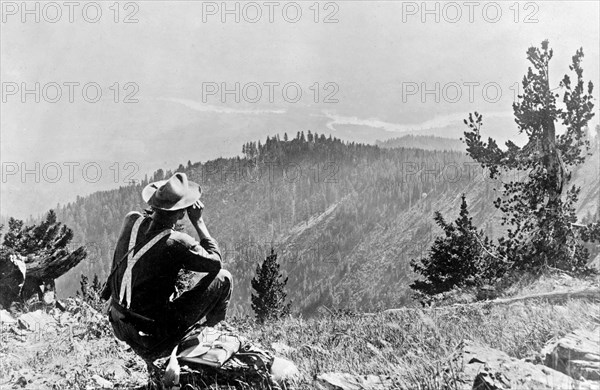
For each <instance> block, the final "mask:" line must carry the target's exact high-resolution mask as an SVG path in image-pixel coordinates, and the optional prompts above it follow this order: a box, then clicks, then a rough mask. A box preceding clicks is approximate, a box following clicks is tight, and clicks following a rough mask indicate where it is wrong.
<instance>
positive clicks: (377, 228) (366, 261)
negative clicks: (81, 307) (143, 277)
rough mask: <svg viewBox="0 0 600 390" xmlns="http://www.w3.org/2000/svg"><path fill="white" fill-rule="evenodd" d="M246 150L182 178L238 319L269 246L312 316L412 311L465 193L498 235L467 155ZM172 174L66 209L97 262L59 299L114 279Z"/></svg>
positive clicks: (302, 147) (276, 142) (72, 276)
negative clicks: (230, 287)
mask: <svg viewBox="0 0 600 390" xmlns="http://www.w3.org/2000/svg"><path fill="white" fill-rule="evenodd" d="M242 152H243V153H242V155H241V156H238V157H233V158H220V159H216V160H211V161H207V162H205V163H193V164H192V163H191V162H189V161H188V163H187V164H186V165H183V164H182V165H180V166H179V167H178V169H177V170H176V171H183V172H186V174H187V175H188V176H189V177H190V179H191V180H194V181H196V182H198V183H200V185H201V186H202V189H203V196H202V200H203V202H204V204H205V206H206V208H205V213H204V215H205V220H206V222H207V225H208V227H209V229H210V231H211V233H212V235H213V236H214V237H215V238H216V239H217V240H218V242H219V244H220V246H221V249H222V251H223V253H224V260H225V264H226V267H227V268H228V269H229V270H230V271H231V272H232V274H233V276H234V278H235V289H234V298H233V304H234V308H235V310H236V311H237V312H248V310H249V308H250V295H251V293H250V280H251V279H252V276H253V274H254V270H255V268H256V264H257V263H259V262H261V261H263V260H264V259H265V257H266V256H267V255H268V254H269V253H270V248H271V247H274V248H275V250H276V252H277V253H278V254H279V261H280V262H281V264H282V270H283V271H284V272H285V273H286V274H287V275H288V276H289V281H288V285H287V288H288V292H289V294H288V297H289V298H290V300H291V301H292V310H297V311H301V312H303V313H304V314H306V315H310V314H314V313H315V312H316V311H317V310H318V309H319V307H326V308H328V309H332V308H336V309H353V310H365V311H369V310H374V309H377V308H387V307H398V306H401V305H402V304H405V303H407V302H409V301H410V295H411V291H410V289H409V288H408V284H409V283H410V282H411V281H412V280H413V279H414V278H415V274H414V273H413V272H412V271H411V269H410V265H409V261H410V259H411V258H414V257H419V256H421V255H423V253H424V252H425V251H427V250H428V248H429V245H430V244H431V242H432V241H433V238H434V236H435V235H436V234H438V233H439V231H437V230H436V229H437V228H435V227H434V223H433V220H432V216H433V213H434V211H436V210H440V211H442V212H443V213H445V214H450V215H454V214H456V212H457V210H458V207H457V205H458V204H459V203H460V195H461V194H462V193H466V194H467V199H468V200H469V208H470V211H471V214H472V215H473V217H474V223H475V224H476V225H477V226H478V228H482V229H484V231H485V232H486V234H488V235H490V236H492V237H493V236H497V235H498V233H500V231H499V229H500V224H499V222H498V221H499V216H497V215H496V213H497V212H496V209H495V208H494V207H493V200H494V199H495V198H497V196H498V192H497V191H496V189H497V188H500V186H499V185H498V182H495V181H492V180H490V179H489V178H487V177H486V175H485V174H484V172H483V171H482V169H481V168H480V167H479V165H478V164H476V163H474V162H473V161H472V160H471V159H470V158H469V157H468V156H467V155H466V154H465V153H463V152H458V151H438V150H431V151H426V150H422V149H416V148H390V149H387V148H380V147H378V146H373V145H365V144H357V143H352V142H343V141H341V140H339V139H336V138H332V137H331V136H328V137H326V136H325V135H317V134H312V133H311V132H310V131H309V132H308V133H307V134H306V135H305V134H304V133H298V134H296V136H295V137H293V138H291V139H288V137H287V135H284V136H283V137H280V136H279V135H276V136H274V137H267V139H266V140H265V141H264V143H263V142H261V141H258V142H249V143H246V144H245V145H244V146H243V150H242ZM596 160H597V156H596ZM593 161H595V160H593ZM593 161H592V162H590V163H591V164H593V163H594V162H593ZM596 164H597V161H596ZM172 173H173V172H171V171H166V172H165V171H163V170H158V171H157V172H155V174H154V175H153V176H152V177H150V178H145V179H144V180H143V181H142V182H140V183H137V184H132V185H130V186H127V187H121V188H119V189H116V190H112V191H103V192H97V193H94V194H92V195H90V196H87V197H79V198H77V200H76V201H75V202H73V203H70V204H67V205H64V206H60V207H58V209H57V216H58V218H59V220H60V221H62V222H64V223H66V224H67V225H68V226H70V227H71V228H72V229H73V231H74V232H75V239H74V244H73V245H79V244H81V243H84V244H86V246H87V248H88V253H89V255H88V259H87V260H86V261H84V262H83V263H82V264H80V265H79V266H78V267H77V268H76V269H74V270H72V271H71V272H70V273H69V274H67V275H66V276H65V277H63V278H61V279H60V280H59V281H58V287H59V292H62V294H72V293H74V292H75V291H76V289H77V288H78V287H79V275H80V274H81V273H83V274H87V275H89V276H93V275H94V274H98V275H99V276H100V279H101V280H103V279H104V278H105V277H106V275H107V274H108V272H109V268H110V264H111V260H112V248H113V247H114V242H115V241H116V238H117V236H118V234H119V230H120V227H121V222H122V218H123V216H124V215H125V214H126V213H127V212H129V211H131V210H139V211H142V210H143V209H144V208H145V205H144V203H143V201H142V199H141V196H140V193H141V189H142V188H143V187H144V186H145V185H146V184H147V183H148V182H151V181H155V180H161V179H163V178H166V177H169V176H170V175H171V174H172ZM594 183H595V184H594ZM597 187H598V183H597V179H596V180H595V181H593V183H592V188H590V189H588V190H585V191H588V192H589V194H588V195H590V196H588V198H590V197H591V199H592V202H593V198H594V194H597V190H598V188H597ZM594 191H595V192H594ZM596 197H597V195H596ZM593 212H595V210H594V211H593ZM185 223H186V225H185V228H186V229H187V230H188V232H191V230H190V229H191V228H190V226H189V225H187V221H185Z"/></svg>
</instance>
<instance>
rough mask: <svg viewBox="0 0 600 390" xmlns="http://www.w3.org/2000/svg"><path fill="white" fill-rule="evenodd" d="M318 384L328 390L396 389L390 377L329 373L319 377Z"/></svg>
mask: <svg viewBox="0 0 600 390" xmlns="http://www.w3.org/2000/svg"><path fill="white" fill-rule="evenodd" d="M317 384H318V386H319V387H320V388H321V389H326V390H388V389H392V388H394V386H393V384H392V381H391V379H390V378H389V377H385V376H377V375H352V374H346V373H339V372H328V373H324V374H320V375H318V376H317Z"/></svg>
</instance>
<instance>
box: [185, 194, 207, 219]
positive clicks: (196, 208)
mask: <svg viewBox="0 0 600 390" xmlns="http://www.w3.org/2000/svg"><path fill="white" fill-rule="evenodd" d="M202 210H204V204H202V202H200V199H198V200H197V201H196V203H194V204H193V205H191V206H190V207H188V208H187V215H188V217H189V218H190V221H191V222H192V224H196V223H198V222H199V221H200V220H201V219H202Z"/></svg>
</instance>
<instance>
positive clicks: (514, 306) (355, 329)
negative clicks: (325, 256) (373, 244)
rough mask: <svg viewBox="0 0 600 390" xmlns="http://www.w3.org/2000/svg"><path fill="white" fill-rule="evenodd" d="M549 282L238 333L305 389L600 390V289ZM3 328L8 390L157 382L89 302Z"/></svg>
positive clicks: (0, 353) (0, 374)
mask: <svg viewBox="0 0 600 390" xmlns="http://www.w3.org/2000/svg"><path fill="white" fill-rule="evenodd" d="M537 283H539V285H537V286H536V285H529V286H528V288H527V289H525V288H523V289H522V290H521V293H522V295H519V296H518V297H514V296H513V297H504V298H502V299H499V300H496V301H490V302H484V303H475V304H456V305H449V306H441V307H431V308H423V309H416V308H406V309H400V310H388V311H385V312H381V313H374V314H371V315H358V314H351V313H343V314H338V313H335V312H333V313H330V314H329V315H327V316H323V317H319V318H314V319H309V320H304V319H300V318H288V319H284V320H281V321H277V322H273V323H269V324H267V325H264V326H258V325H256V324H255V323H254V322H253V321H252V320H250V319H231V320H230V324H231V325H233V326H234V327H235V328H236V329H238V331H239V332H240V333H241V334H243V335H244V336H245V337H247V338H249V339H251V340H254V341H255V342H256V343H257V344H259V345H262V346H265V347H266V348H268V349H270V350H271V351H273V352H275V353H276V354H278V355H279V356H283V357H286V358H288V359H290V360H291V361H293V362H295V363H296V364H297V365H298V367H299V368H300V372H301V374H302V377H301V378H300V379H299V380H298V381H297V383H295V384H294V388H297V389H315V388H317V389H336V390H339V389H342V390H345V389H411V390H412V389H415V388H422V389H446V390H448V389H461V390H462V389H477V390H479V389H495V390H505V389H511V390H514V389H517V388H518V389H519V390H521V389H532V390H533V389H535V390H538V389H548V390H550V389H563V388H564V389H572V388H576V389H582V390H584V389H589V390H592V389H600V355H599V354H598V351H600V306H599V304H598V303H599V302H600V296H599V295H598V291H599V290H598V280H597V279H586V280H578V279H572V278H568V277H558V278H556V279H555V280H554V281H552V280H547V279H546V280H539V281H538V282H537ZM576 291H587V292H588V293H587V294H575V293H570V292H576ZM549 293H552V294H550V295H549ZM523 297H525V298H523ZM0 321H1V322H2V324H1V325H2V329H1V330H2V332H1V340H2V343H1V344H0V388H2V389H5V388H6V389H99V388H119V389H143V388H144V387H145V385H146V383H147V372H146V365H145V363H144V362H143V361H142V360H141V359H139V358H137V357H136V356H135V354H133V353H132V352H131V350H130V349H129V348H128V347H127V346H126V345H124V344H123V343H121V342H119V341H118V340H116V339H115V338H114V337H113V336H112V334H111V332H110V329H109V326H108V323H107V322H106V320H105V318H104V317H103V316H102V315H101V314H100V313H99V312H98V311H97V310H96V309H94V307H92V306H91V305H89V304H88V303H86V302H83V301H82V300H80V299H67V300H64V301H62V303H58V304H52V305H44V304H41V303H40V304H35V305H30V306H29V307H26V308H25V307H22V308H20V309H19V308H17V310H13V311H12V312H8V311H6V310H3V311H2V312H0ZM214 386H215V385H214V384H213V387H212V388H215V387H214ZM222 388H223V387H222ZM224 388H226V387H224Z"/></svg>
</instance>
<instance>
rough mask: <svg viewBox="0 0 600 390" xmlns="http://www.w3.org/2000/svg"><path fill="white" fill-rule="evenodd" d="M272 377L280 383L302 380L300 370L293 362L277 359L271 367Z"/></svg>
mask: <svg viewBox="0 0 600 390" xmlns="http://www.w3.org/2000/svg"><path fill="white" fill-rule="evenodd" d="M271 375H272V376H273V379H274V380H275V381H277V382H278V383H280V384H281V383H289V382H294V381H297V380H299V379H300V370H298V367H296V365H295V364H294V363H292V362H291V361H289V360H287V359H284V358H281V357H275V359H273V365H272V366H271Z"/></svg>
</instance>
